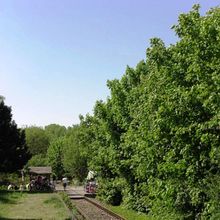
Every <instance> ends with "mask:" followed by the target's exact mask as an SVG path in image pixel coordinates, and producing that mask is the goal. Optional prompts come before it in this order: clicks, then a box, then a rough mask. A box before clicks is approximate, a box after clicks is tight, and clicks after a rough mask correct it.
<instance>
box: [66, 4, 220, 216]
mask: <svg viewBox="0 0 220 220" xmlns="http://www.w3.org/2000/svg"><path fill="white" fill-rule="evenodd" d="M173 29H174V30H175V32H176V34H177V36H178V38H179V40H178V42H177V43H176V44H174V45H170V46H168V47H166V46H165V45H164V43H163V42H162V40H160V39H157V38H154V39H152V40H151V45H150V47H149V48H148V49H147V51H146V60H145V61H141V62H140V63H138V65H137V66H136V68H130V67H127V69H126V72H125V74H124V75H123V76H122V78H121V79H120V80H112V81H108V83H107V84H108V87H109V89H110V91H111V95H110V96H109V97H108V99H107V100H106V101H105V102H103V101H97V103H96V104H95V107H94V115H92V116H90V115H87V116H85V117H81V123H80V125H79V126H77V128H75V129H76V131H77V132H76V133H75V134H74V136H73V137H71V138H73V140H71V138H70V139H69V140H70V142H69V143H72V144H73V143H74V144H73V146H77V147H76V148H75V150H72V149H71V148H69V150H70V151H71V152H72V153H73V154H74V155H77V154H79V155H80V157H79V158H80V159H81V160H80V162H82V163H83V162H84V163H85V164H84V165H86V163H87V164H88V167H89V168H90V169H92V170H95V171H96V172H97V173H98V176H99V191H98V195H99V197H100V198H102V199H104V200H105V201H107V202H109V203H111V204H115V205H118V204H124V205H125V206H127V207H129V208H132V209H135V210H138V211H141V212H145V213H149V214H151V215H155V216H157V217H158V218H159V219H199V218H203V219H209V218H212V219H218V218H220V212H219V210H220V209H219V208H220V203H219V201H220V200H219V199H220V198H219V195H220V194H219V193H220V187H219V185H220V184H219V181H220V176H219V168H220V167H219V165H220V59H219V58H220V9H219V8H215V9H211V10H210V11H209V12H208V13H207V14H206V15H205V16H202V15H201V14H200V12H199V6H197V5H196V6H194V7H193V9H192V11H190V12H189V13H187V14H181V15H180V16H179V22H178V24H177V25H175V26H174V27H173ZM75 153H76V154H75ZM67 155H71V153H70V154H67ZM76 158H78V157H77V156H76ZM71 163H76V162H74V161H73V160H71ZM70 167H71V166H70ZM73 167H74V166H73ZM160 217H161V218H160Z"/></svg>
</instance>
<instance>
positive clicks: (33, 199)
mask: <svg viewBox="0 0 220 220" xmlns="http://www.w3.org/2000/svg"><path fill="white" fill-rule="evenodd" d="M1 218H14V219H16V218H18V219H20V218H26V219H31V218H32V219H60V220H62V219H71V216H70V213H69V211H68V209H67V208H66V207H65V205H64V204H63V202H62V200H61V198H60V196H59V195H58V194H53V193H33V194H32V193H21V192H0V219H1Z"/></svg>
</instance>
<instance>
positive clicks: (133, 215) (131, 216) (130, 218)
mask: <svg viewBox="0 0 220 220" xmlns="http://www.w3.org/2000/svg"><path fill="white" fill-rule="evenodd" d="M107 208H109V209H110V210H111V211H113V212H114V213H117V214H118V215H120V216H121V217H123V218H125V219H126V220H153V218H152V217H150V216H148V215H145V214H143V213H138V212H135V211H133V210H128V209H126V208H125V207H123V206H111V205H107Z"/></svg>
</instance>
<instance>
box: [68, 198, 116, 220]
mask: <svg viewBox="0 0 220 220" xmlns="http://www.w3.org/2000/svg"><path fill="white" fill-rule="evenodd" d="M72 202H73V203H74V205H75V206H76V208H77V209H78V210H79V211H80V212H81V213H82V214H85V218H86V219H87V220H89V219H91V220H118V218H116V217H113V216H111V215H110V214H108V213H107V212H105V211H104V210H102V209H100V208H98V207H97V206H95V205H94V204H92V203H90V202H88V201H87V200H85V199H74V200H72Z"/></svg>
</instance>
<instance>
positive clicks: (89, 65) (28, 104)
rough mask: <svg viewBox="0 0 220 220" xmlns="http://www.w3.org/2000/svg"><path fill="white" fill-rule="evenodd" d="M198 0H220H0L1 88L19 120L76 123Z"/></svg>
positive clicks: (205, 3) (206, 2)
mask: <svg viewBox="0 0 220 220" xmlns="http://www.w3.org/2000/svg"><path fill="white" fill-rule="evenodd" d="M195 3H200V4H201V12H202V13H204V12H206V11H207V10H208V9H209V8H210V7H215V6H218V5H219V4H220V1H219V0H218V1H217V0H201V1H193V0H187V1H176V0H166V1H164V0H154V1H153V0H87V1H86V0H62V1H61V0H14V1H12V0H0V95H3V96H5V98H6V100H5V102H6V104H7V105H9V106H11V107H12V112H13V119H14V120H15V121H16V123H17V124H18V125H19V126H23V125H37V126H45V125H47V124H50V123H58V124H61V125H66V126H71V125H72V124H76V123H78V122H79V119H78V116H79V114H83V115H85V114H86V113H92V110H93V107H94V104H95V101H96V100H100V99H102V100H105V99H106V97H107V96H108V95H109V91H108V89H107V86H106V81H107V80H108V79H114V78H120V77H121V76H122V75H123V73H124V71H125V68H126V65H129V66H131V67H135V65H136V64H137V63H138V62H139V61H140V60H142V59H145V50H146V48H147V47H148V45H149V39H150V38H152V37H160V38H161V39H162V40H163V41H164V42H165V43H166V45H169V44H170V43H175V42H176V40H177V38H176V37H175V33H174V32H173V31H172V30H171V29H170V28H171V26H172V25H173V24H176V23H177V19H178V15H179V14H180V13H183V12H188V11H189V10H190V9H191V7H192V5H193V4H195Z"/></svg>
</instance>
